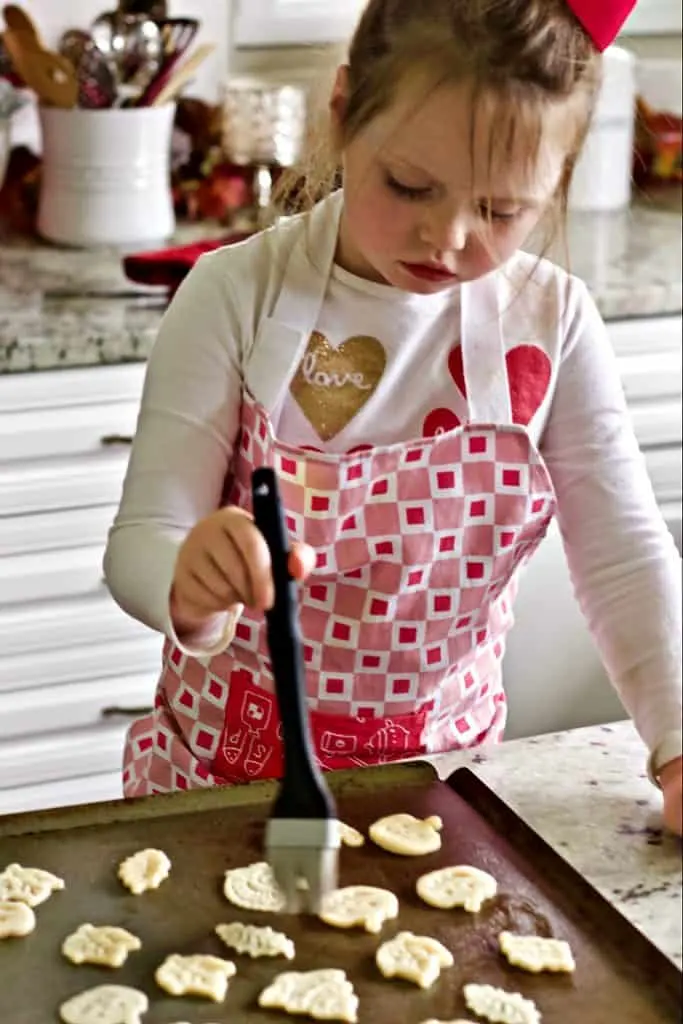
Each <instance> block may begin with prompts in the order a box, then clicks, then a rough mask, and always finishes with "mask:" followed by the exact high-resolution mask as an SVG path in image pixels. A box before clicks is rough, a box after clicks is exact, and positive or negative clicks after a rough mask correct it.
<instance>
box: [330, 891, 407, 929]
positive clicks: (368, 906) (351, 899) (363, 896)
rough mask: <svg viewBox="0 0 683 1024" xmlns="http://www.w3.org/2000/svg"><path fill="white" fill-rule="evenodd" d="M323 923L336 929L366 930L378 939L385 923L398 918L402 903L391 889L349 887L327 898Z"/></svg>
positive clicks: (334, 892) (332, 893)
mask: <svg viewBox="0 0 683 1024" xmlns="http://www.w3.org/2000/svg"><path fill="white" fill-rule="evenodd" d="M319 917H320V920H321V921H324V922H325V924H329V925H331V926H332V927H333V928H354V927H360V928H365V930H366V932H370V933H371V934H373V935H376V934H377V933H378V932H380V931H381V930H382V925H383V924H384V922H385V921H389V920H391V919H393V918H395V917H398V900H397V899H396V896H395V895H394V893H393V892H390V891H389V890H388V889H379V888H377V887H375V886H374V885H347V886H345V887H344V888H343V889H335V890H334V891H333V892H331V893H328V895H327V896H325V897H324V898H323V902H322V907H321V910H320V914H319Z"/></svg>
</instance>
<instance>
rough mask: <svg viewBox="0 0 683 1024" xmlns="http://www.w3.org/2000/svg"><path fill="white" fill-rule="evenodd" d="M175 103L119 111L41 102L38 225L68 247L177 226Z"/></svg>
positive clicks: (161, 234)
mask: <svg viewBox="0 0 683 1024" xmlns="http://www.w3.org/2000/svg"><path fill="white" fill-rule="evenodd" d="M174 114H175V104H173V103H169V104H166V105H165V106H161V107H139V108H135V107H133V108H129V109H126V108H123V109H119V110H79V109H72V110H61V109H58V108H56V107H41V109H40V122H41V129H42V136H43V178H42V183H41V190H40V198H39V204H38V232H39V233H40V234H41V235H42V236H43V238H47V239H49V240H50V241H53V242H59V243H61V244H63V245H73V246H93V245H138V244H142V243H148V242H149V243H154V242H160V241H163V240H165V239H167V238H168V237H169V236H170V235H171V234H172V233H173V230H174V228H175V217H174V213H173V199H172V194H171V185H170V162H171V137H172V133H173V120H174Z"/></svg>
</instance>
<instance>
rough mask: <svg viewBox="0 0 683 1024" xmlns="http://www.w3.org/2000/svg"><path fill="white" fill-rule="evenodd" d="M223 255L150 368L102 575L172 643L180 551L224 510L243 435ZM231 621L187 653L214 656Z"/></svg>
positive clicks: (122, 601) (188, 295) (175, 313)
mask: <svg viewBox="0 0 683 1024" xmlns="http://www.w3.org/2000/svg"><path fill="white" fill-rule="evenodd" d="M228 267H229V263H228V261H227V260H226V258H225V252H223V253H220V254H219V253H215V254H212V255H211V256H205V257H202V258H201V259H200V260H199V262H198V263H197V264H196V266H195V267H194V268H193V270H192V271H191V272H190V274H189V275H188V276H187V278H186V279H185V281H184V282H183V284H182V285H181V286H180V288H179V289H178V291H177V293H176V295H175V297H174V299H173V301H172V302H171V305H170V306H169V308H168V310H167V312H166V314H165V315H164V318H163V320H162V323H161V327H160V329H159V335H158V337H157V340H156V342H155V345H154V348H153V351H152V354H151V356H150V359H149V363H148V366H147V374H146V378H145V386H144V391H143V396H142V405H141V410H140V415H139V419H138V425H137V430H136V434H135V439H134V443H133V446H132V450H131V457H130V462H129V466H128V472H127V474H126V480H125V484H124V489H123V496H122V499H121V504H120V507H119V511H118V515H117V516H116V519H115V521H114V525H113V527H112V529H111V531H110V534H109V540H108V544H107V550H106V553H105V558H104V569H105V575H106V579H107V584H108V586H109V590H110V591H111V594H112V595H113V597H114V599H115V600H116V601H117V603H118V604H119V605H120V606H121V607H122V608H123V609H124V611H126V612H128V614H129V615H132V616H133V617H134V618H136V619H139V620H140V622H143V623H145V624H146V625H148V626H150V627H151V628H152V629H156V630H159V631H160V632H162V633H165V634H166V635H168V636H171V637H173V636H174V633H173V629H172V626H171V622H170V616H169V594H170V590H171V583H172V581H173V573H174V568H175V563H176V557H177V554H178V550H179V548H180V545H181V544H182V542H183V540H184V538H185V537H186V536H187V534H188V533H189V531H190V530H191V529H192V527H193V526H194V525H195V523H197V522H198V521H199V520H200V519H202V518H203V517H204V516H207V515H209V514H210V513H211V512H214V511H215V510H216V509H217V508H218V507H219V506H220V503H221V496H222V492H223V485H224V482H225V477H226V475H227V472H228V468H229V465H230V461H231V458H232V451H233V444H234V442H235V438H236V434H237V431H238V429H239V412H240V395H241V386H242V385H241V372H240V351H239V338H240V329H239V322H238V315H237V309H238V307H237V303H236V302H235V301H234V299H233V296H232V293H231V283H230V280H229V277H228V276H227V273H226V271H227V269H228ZM229 619H230V615H229V613H226V614H225V615H222V616H219V617H217V619H216V620H215V621H214V622H213V623H212V624H211V629H210V630H209V631H208V632H207V631H204V634H203V635H201V636H199V635H198V636H196V637H193V638H184V640H185V643H186V644H191V645H192V646H193V647H199V648H201V649H202V650H203V651H204V650H205V651H206V653H210V650H211V648H213V647H214V646H218V647H222V646H224V645H225V642H226V635H225V634H226V630H227V629H228V627H229V621H228V620H229Z"/></svg>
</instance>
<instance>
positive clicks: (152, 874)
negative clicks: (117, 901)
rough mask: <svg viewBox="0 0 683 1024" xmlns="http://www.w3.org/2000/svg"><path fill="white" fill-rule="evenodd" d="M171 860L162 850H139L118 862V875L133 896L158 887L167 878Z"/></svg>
mask: <svg viewBox="0 0 683 1024" xmlns="http://www.w3.org/2000/svg"><path fill="white" fill-rule="evenodd" d="M170 870H171V862H170V860H169V859H168V857H167V856H166V854H165V853H164V852H163V850H154V849H150V850H140V851H139V852H138V853H134V854H133V855H132V856H131V857H127V858H126V859H125V860H124V861H122V862H121V864H119V870H118V876H119V878H120V880H121V882H123V884H124V885H125V887H126V888H127V889H130V891H131V892H132V893H133V895H134V896H140V894H141V893H143V892H147V891H148V890H149V889H158V888H159V886H160V885H161V883H162V882H163V881H164V879H165V878H168V875H169V872H170Z"/></svg>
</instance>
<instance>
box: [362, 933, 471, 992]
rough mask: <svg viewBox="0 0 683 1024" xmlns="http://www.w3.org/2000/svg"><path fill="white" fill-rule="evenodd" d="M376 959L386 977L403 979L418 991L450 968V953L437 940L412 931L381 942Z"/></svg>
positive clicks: (428, 986)
mask: <svg viewBox="0 0 683 1024" xmlns="http://www.w3.org/2000/svg"><path fill="white" fill-rule="evenodd" d="M375 960H376V962H377V966H378V967H379V969H380V971H381V972H382V974H383V975H384V977H385V978H403V979H404V980H405V981H412V982H414V983H415V984H416V985H419V986H420V988H430V987H431V986H432V985H433V984H434V982H435V981H436V980H437V978H438V977H439V975H440V974H441V971H442V970H443V969H444V968H446V967H452V966H453V962H454V961H453V954H452V953H451V951H450V950H449V949H446V947H445V946H444V945H442V943H441V942H439V941H438V940H437V939H432V938H430V937H429V936H427V935H414V934H413V932H399V933H398V935H396V936H395V937H394V938H393V939H389V941H388V942H385V943H383V944H382V945H381V946H380V947H379V949H378V950H377V953H376V954H375Z"/></svg>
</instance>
